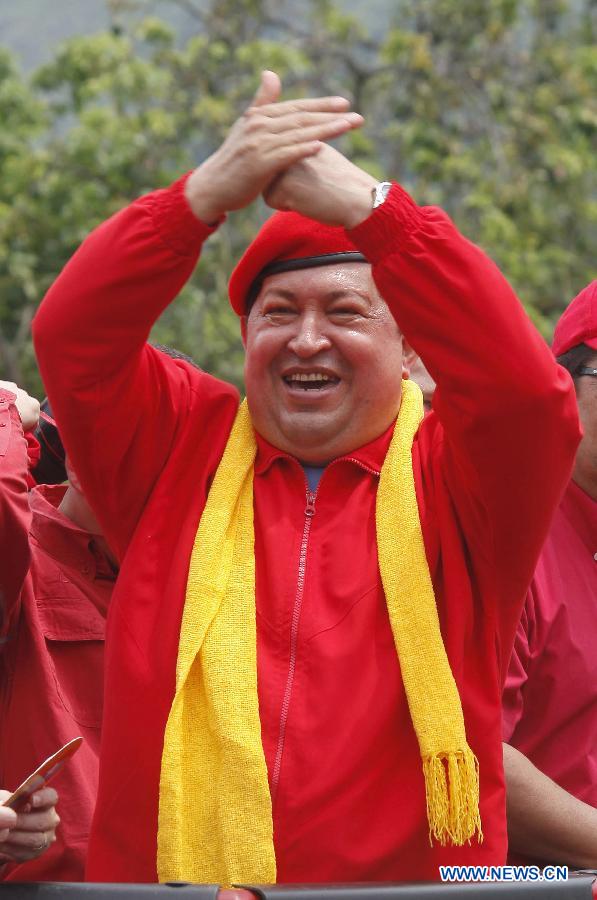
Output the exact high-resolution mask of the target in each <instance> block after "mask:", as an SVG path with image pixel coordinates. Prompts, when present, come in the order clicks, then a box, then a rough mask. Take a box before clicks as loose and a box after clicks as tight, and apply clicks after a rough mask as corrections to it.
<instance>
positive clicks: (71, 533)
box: [0, 382, 116, 881]
mask: <svg viewBox="0 0 597 900" xmlns="http://www.w3.org/2000/svg"><path fill="white" fill-rule="evenodd" d="M19 410H21V411H23V410H26V411H27V415H26V417H25V416H24V417H23V420H21V416H20V414H19ZM38 415H39V404H38V403H37V401H36V400H34V399H33V398H31V397H29V396H28V395H27V394H26V393H25V392H24V391H22V390H20V389H17V387H16V385H14V384H11V383H9V382H0V440H2V441H3V443H2V446H1V448H0V453H1V456H2V458H1V463H0V528H1V533H2V546H3V547H4V549H5V563H4V565H3V566H2V567H1V575H0V587H1V590H2V604H1V605H0V635H1V645H0V669H1V680H2V691H1V694H0V733H1V734H2V748H1V752H0V784H2V785H4V786H10V788H11V789H14V788H16V787H17V785H18V784H19V783H20V782H21V781H23V780H24V778H25V777H26V776H27V775H29V774H30V772H32V771H33V770H34V769H35V768H36V767H37V766H38V765H39V764H40V763H41V762H42V761H43V760H44V759H46V758H47V757H48V756H50V755H51V754H52V753H54V752H55V751H56V750H57V749H58V748H59V747H61V746H62V745H63V744H65V743H66V742H67V741H68V740H70V739H72V738H74V737H76V736H78V735H82V736H83V737H84V739H85V740H84V743H83V745H82V747H81V748H80V750H79V751H78V753H77V754H75V756H74V757H73V758H72V759H71V760H69V761H68V762H67V763H66V765H65V766H64V767H63V768H62V770H61V771H60V772H58V773H57V775H56V776H55V779H54V782H53V784H54V785H55V787H56V789H57V791H58V792H59V794H60V797H61V801H60V817H61V827H60V829H59V830H58V832H57V836H56V840H54V828H52V830H51V832H50V829H48V834H47V835H46V836H42V839H41V841H42V843H41V844H40V837H39V835H34V836H33V837H34V838H36V839H37V845H36V846H37V847H38V849H39V847H40V846H41V848H42V849H43V848H44V847H47V850H46V852H44V853H35V854H30V855H29V856H25V855H23V854H21V855H18V854H13V855H12V856H10V858H9V856H8V855H7V857H6V859H8V860H9V861H8V862H7V863H6V865H5V866H4V867H3V868H2V870H1V871H0V879H2V880H6V881H13V880H19V881H38V880H40V881H41V880H48V881H61V880H65V881H77V880H82V879H83V872H84V862H85V854H86V849H87V838H88V832H89V826H90V822H91V815H92V812H93V806H94V803H95V794H96V789H97V777H98V776H97V770H98V754H99V736H100V724H101V714H102V699H103V651H104V632H105V620H106V613H107V609H108V603H109V601H110V597H111V593H112V589H113V587H114V582H115V578H116V569H115V564H114V560H113V557H112V556H111V554H110V551H109V550H108V548H107V544H106V543H105V540H104V538H103V536H102V534H101V530H100V528H99V526H98V525H97V521H96V519H95V517H94V515H93V513H92V512H91V509H90V508H89V506H88V505H87V503H86V501H85V498H84V496H83V495H82V494H81V492H80V490H79V488H78V485H77V480H76V477H75V476H74V473H72V472H70V473H69V474H70V478H71V481H70V484H69V485H40V486H37V487H35V488H33V490H32V491H30V492H28V491H27V475H28V458H27V441H26V438H25V435H24V429H26V430H27V431H28V432H30V431H31V430H32V429H33V428H34V427H35V425H36V424H37V417H38ZM48 790H50V789H49V788H48ZM50 796H51V797H52V798H54V802H55V798H56V793H55V792H54V790H51V795H50ZM50 845H51V846H50ZM5 846H6V845H0V851H1V850H3V849H4V847H5Z"/></svg>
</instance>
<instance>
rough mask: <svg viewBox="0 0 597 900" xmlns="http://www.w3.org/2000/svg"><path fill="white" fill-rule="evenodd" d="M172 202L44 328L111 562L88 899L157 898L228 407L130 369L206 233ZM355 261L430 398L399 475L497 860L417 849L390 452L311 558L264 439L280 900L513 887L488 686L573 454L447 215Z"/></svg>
mask: <svg viewBox="0 0 597 900" xmlns="http://www.w3.org/2000/svg"><path fill="white" fill-rule="evenodd" d="M182 184H183V182H182V181H181V182H178V183H177V184H176V185H174V186H173V187H172V188H171V189H169V190H166V191H158V192H156V193H155V194H153V195H150V196H148V197H145V198H142V199H141V200H139V201H137V202H136V203H134V204H133V205H132V206H131V207H129V208H128V209H126V210H124V211H123V212H121V213H120V214H119V215H118V216H117V217H116V218H114V219H112V220H110V221H109V222H107V223H105V224H104V225H103V226H101V227H100V228H99V229H98V230H96V231H95V232H94V234H93V235H92V236H91V237H90V238H88V240H87V241H86V242H85V243H84V244H83V246H82V247H81V248H80V250H79V251H78V253H77V254H76V255H75V257H74V258H73V259H72V260H71V261H70V263H69V264H68V265H67V267H66V268H65V270H64V271H63V273H62V275H61V276H60V278H59V279H58V281H57V282H56V284H55V285H54V286H53V288H52V289H51V290H50V292H49V294H48V296H47V297H46V299H45V300H44V302H43V304H42V306H41V308H40V310H39V312H38V315H37V318H36V321H35V325H34V332H35V339H36V347H37V352H38V358H39V362H40V366H41V369H42V374H43V377H44V382H45V384H46V387H47V389H48V393H49V396H50V399H51V402H52V406H53V408H54V410H55V412H56V415H57V418H58V421H59V422H60V425H61V434H62V437H63V440H64V443H65V446H66V448H67V451H68V453H69V454H70V455H71V458H72V459H73V464H74V467H75V469H76V471H77V473H78V474H79V477H80V478H81V480H82V481H83V483H84V486H85V490H86V493H87V494H88V496H89V497H90V498H91V500H92V501H93V504H94V505H95V507H96V509H97V512H98V515H99V516H100V520H101V521H102V524H103V526H104V527H105V528H106V533H107V536H108V538H109V542H110V544H111V545H112V546H113V547H116V548H117V549H118V552H119V554H120V556H121V557H122V569H121V573H120V577H119V583H118V586H117V589H116V591H115V595H114V600H113V603H112V606H111V609H110V616H109V622H108V645H107V647H108V650H107V666H106V669H107V682H106V684H107V692H106V710H105V718H104V731H103V736H102V740H103V744H102V765H101V772H100V786H99V797H98V805H97V810H96V815H95V819H94V825H93V834H92V838H91V842H90V854H89V865H88V869H87V875H88V877H89V878H90V879H91V880H116V881H120V880H122V881H152V880H154V879H155V878H156V869H155V857H156V828H157V809H158V780H159V773H160V762H161V752H162V739H163V732H164V726H165V722H166V719H167V716H168V712H169V709H170V705H171V701H172V695H173V687H174V667H175V660H176V655H177V646H178V633H179V627H180V617H181V611H182V607H183V603H184V597H185V588H186V577H187V570H188V562H189V557H190V552H191V547H192V543H193V539H194V536H195V533H196V529H197V525H198V522H199V517H200V515H201V512H202V509H203V506H204V503H205V498H206V495H207V491H208V489H209V484H210V481H211V478H212V477H213V474H214V472H215V470H216V467H217V464H218V462H219V459H220V457H221V455H222V452H223V448H224V446H225V443H226V439H227V437H228V434H229V430H230V427H231V424H232V422H233V419H234V415H235V412H236V409H237V403H238V398H237V394H236V391H235V390H234V389H233V388H232V387H230V386H229V385H226V384H223V383H222V382H219V381H217V380H215V379H213V378H212V377H211V376H209V375H207V374H205V373H202V372H199V371H196V370H194V369H192V368H191V367H189V366H188V365H186V364H185V363H182V362H179V361H175V360H172V359H169V358H167V357H165V356H164V355H163V354H160V353H159V352H158V351H156V350H154V349H153V348H151V347H149V346H148V345H146V343H145V339H146V336H147V334H148V332H149V328H150V325H151V323H152V322H153V320H154V319H155V318H156V317H157V316H158V315H159V313H160V312H161V310H162V309H164V308H165V306H166V305H167V304H168V303H169V302H170V301H171V300H172V299H173V297H174V296H175V295H176V294H177V293H178V291H179V290H180V288H181V287H182V285H183V284H184V282H185V281H186V279H187V278H188V277H189V275H190V273H191V272H192V269H193V267H194V265H195V262H196V258H197V254H198V250H199V247H200V244H201V242H202V240H204V239H205V238H206V237H207V235H208V233H209V229H207V228H206V227H205V226H203V225H201V223H199V222H197V221H196V220H195V219H194V218H193V216H192V213H191V212H190V210H189V208H188V206H187V205H186V201H185V200H184V195H183V191H182ZM350 239H351V241H354V244H355V246H356V247H357V248H358V249H359V250H361V252H363V253H364V254H365V255H367V257H368V258H369V259H371V260H372V262H373V264H374V277H375V279H376V281H377V284H378V287H379V289H380V291H381V293H382V295H383V296H385V297H386V299H387V300H388V302H389V303H390V305H391V308H392V310H393V312H394V313H395V315H396V318H397V319H398V321H399V324H400V326H401V328H402V329H403V331H404V332H405V334H406V337H407V338H408V340H409V341H410V342H411V343H412V345H413V346H414V347H415V348H416V349H417V350H418V351H419V352H420V354H421V355H422V357H423V359H424V360H425V363H426V365H427V367H428V368H429V371H430V372H431V375H432V376H433V377H434V378H435V380H436V381H437V383H438V389H437V392H436V397H435V400H434V403H435V410H436V411H435V412H432V413H431V414H430V415H428V416H427V418H426V419H425V421H424V423H423V424H422V426H421V428H420V430H419V434H418V436H417V439H416V442H415V445H414V448H413V466H414V472H415V478H416V484H417V491H418V499H419V506H420V513H421V520H422V525H423V531H424V537H425V542H426V547H427V553H428V558H429V564H430V569H431V572H432V575H433V581H434V585H435V590H436V596H437V603H438V609H439V615H440V620H441V625H442V630H443V635H444V641H445V645H446V649H447V652H448V655H449V658H450V661H451V664H452V668H453V671H454V676H455V678H456V681H457V683H458V686H459V688H460V692H461V696H462V702H463V707H464V713H465V719H466V724H467V731H468V737H469V741H470V744H471V746H472V747H473V749H474V750H475V752H476V753H477V754H478V757H479V761H480V767H481V786H482V798H481V812H482V818H483V826H484V831H485V835H486V840H485V843H484V844H483V845H482V846H481V847H479V846H477V845H476V844H475V845H473V846H471V847H463V848H457V849H454V848H446V849H442V848H439V847H433V848H430V846H429V840H428V833H427V823H426V817H425V802H424V792H423V781H422V774H421V760H420V757H419V753H418V748H417V745H416V740H415V736H414V733H413V730H412V725H411V722H410V716H409V714H408V709H407V705H406V700H405V696H404V691H403V686H402V683H401V679H400V671H399V664H398V661H397V659H396V654H395V651H394V647H393V641H392V635H391V631H390V626H389V622H388V617H387V611H386V604H385V600H384V597H383V593H382V590H381V585H380V580H379V574H378V569H377V554H376V542H375V534H374V500H375V492H376V485H377V472H378V470H379V466H380V464H381V462H382V460H383V456H384V453H385V449H386V446H387V441H388V437H389V435H388V434H386V435H382V436H380V437H379V438H378V439H377V440H376V441H374V442H373V443H372V444H371V445H369V446H368V447H364V448H361V449H360V450H355V452H354V453H352V454H351V457H350V459H344V460H341V461H336V462H335V463H332V464H330V466H329V468H328V470H327V471H326V472H325V474H324V475H323V477H322V480H321V483H320V486H319V490H318V493H317V499H316V502H315V515H314V516H313V517H312V520H311V521H312V533H311V534H310V535H309V536H308V543H307V546H306V547H305V545H304V541H305V514H304V510H305V506H306V499H307V498H306V493H305V491H306V486H305V481H304V476H303V473H302V471H301V469H300V467H299V464H298V463H297V462H296V461H295V460H293V459H290V458H289V457H286V456H284V455H283V454H281V453H279V452H278V451H277V450H276V449H275V448H273V447H271V446H269V445H268V444H267V442H265V441H263V440H261V439H260V440H259V453H258V458H257V463H256V477H255V516H256V565H257V614H258V677H259V693H260V703H261V718H262V732H263V740H264V747H265V752H266V758H267V763H268V768H269V772H270V779H272V780H274V775H275V774H276V772H277V765H276V756H277V755H278V749H279V747H280V740H279V738H280V724H281V718H283V716H284V713H283V711H282V706H283V700H282V694H283V692H286V691H287V686H288V683H289V671H290V654H291V652H292V651H291V647H293V646H294V647H295V651H294V656H295V662H296V670H295V676H294V683H293V684H292V690H291V691H290V695H289V699H290V702H289V704H288V707H287V712H288V715H287V720H286V731H285V742H284V746H283V753H282V754H281V757H280V760H281V764H280V767H279V788H278V791H277V794H276V797H275V801H274V820H275V848H276V856H277V861H278V870H279V879H280V881H290V880H293V881H294V880H296V881H314V882H317V881H329V880H335V881H344V880H347V881H351V880H357V881H358V880H375V879H380V880H381V879H391V880H401V879H436V878H437V877H438V871H437V865H438V863H440V862H442V863H444V862H456V861H458V862H463V863H467V862H478V863H500V862H503V861H504V859H505V853H506V829H505V810H504V786H503V773H502V765H501V727H500V726H501V722H500V698H501V688H502V683H503V677H502V673H503V671H504V670H505V666H506V665H507V661H508V659H509V657H510V651H511V645H512V640H513V636H514V632H515V629H516V624H517V622H518V619H519V615H520V607H521V603H522V598H523V597H524V593H525V591H526V588H527V586H528V583H529V581H530V578H531V575H532V571H533V568H534V563H535V559H536V557H537V555H538V552H539V550H540V547H541V545H542V543H543V541H544V538H545V535H546V532H547V524H548V521H549V519H550V517H551V514H552V511H553V508H554V507H555V505H556V504H557V502H558V500H559V498H560V495H561V492H562V490H563V488H564V486H565V484H566V483H567V480H568V478H569V476H570V470H571V467H572V462H573V458H574V453H575V450H576V446H577V443H578V438H579V428H578V421H577V412H576V403H575V399H574V395H573V390H572V385H571V381H570V379H569V377H568V375H567V373H566V372H564V371H563V370H562V369H560V368H559V367H557V366H556V365H555V363H554V360H553V358H552V356H551V354H550V352H549V350H548V349H547V347H546V346H545V344H544V343H543V341H542V340H541V338H540V337H539V335H538V334H537V332H536V331H535V330H534V329H533V328H532V326H531V325H530V323H529V321H528V319H527V317H526V315H525V314H524V312H523V310H522V308H521V307H520V305H519V304H518V303H517V301H516V299H515V298H514V296H513V294H512V291H511V290H510V288H509V287H508V285H507V284H506V283H505V281H504V279H503V278H502V276H501V275H500V273H499V271H498V270H497V269H496V267H495V266H494V265H493V264H492V263H491V262H490V261H489V260H488V259H487V258H486V257H485V256H484V255H483V254H482V253H481V252H480V251H479V250H478V249H477V248H475V247H474V246H473V245H471V244H469V243H468V242H467V241H465V240H464V239H463V238H462V237H461V236H460V235H459V233H458V232H457V231H456V229H455V228H454V226H453V225H452V223H451V222H450V221H449V219H448V218H447V217H446V216H445V214H444V213H442V212H441V211H440V210H437V209H433V208H429V209H420V208H418V207H416V206H415V205H414V203H413V202H412V200H410V198H409V197H408V195H406V194H405V193H404V192H403V191H402V190H401V189H400V188H399V187H397V186H395V187H394V188H393V190H392V192H391V193H390V196H389V197H388V199H387V201H386V203H385V204H384V205H383V206H381V207H379V208H378V209H377V210H376V211H375V212H374V213H373V214H372V215H371V216H370V218H369V219H367V221H366V222H364V223H363V224H362V225H360V226H359V227H358V228H357V229H354V230H353V231H352V232H351V234H350ZM307 518H308V517H307ZM399 539H400V538H399V535H397V536H396V540H397V545H399ZM301 549H303V551H304V553H305V561H306V570H305V571H306V574H305V579H306V581H305V589H304V592H303V596H302V609H301V610H300V616H299V615H298V610H297V606H296V604H297V573H298V565H299V558H300V554H301ZM293 613H294V617H293ZM293 621H294V629H295V631H294V636H293ZM197 802H200V799H199V798H198V800H197Z"/></svg>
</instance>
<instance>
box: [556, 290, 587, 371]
mask: <svg viewBox="0 0 597 900" xmlns="http://www.w3.org/2000/svg"><path fill="white" fill-rule="evenodd" d="M578 344H586V345H587V346H588V347H591V349H593V350H597V280H595V281H592V282H591V283H590V284H588V285H587V286H586V288H583V290H582V291H581V292H580V294H577V296H576V297H575V298H574V300H573V301H572V302H571V303H570V304H569V305H568V306H567V307H566V309H565V311H564V313H563V314H562V315H561V316H560V318H559V320H558V324H557V325H556V327H555V331H554V333H553V344H552V350H553V353H554V356H561V355H562V354H563V353H566V351H567V350H571V349H572V347H576V346H577V345H578Z"/></svg>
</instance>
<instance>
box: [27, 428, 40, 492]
mask: <svg viewBox="0 0 597 900" xmlns="http://www.w3.org/2000/svg"><path fill="white" fill-rule="evenodd" d="M25 440H26V441H27V460H28V466H29V471H28V472H27V487H28V488H32V487H35V485H36V484H37V482H36V480H35V478H34V477H33V475H32V474H31V469H34V468H35V467H36V465H37V464H38V462H39V459H40V456H41V447H40V446H39V441H38V440H37V438H36V437H35V436H34V434H33V433H32V432H30V431H29V432H27V434H26V435H25Z"/></svg>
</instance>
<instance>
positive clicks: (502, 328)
mask: <svg viewBox="0 0 597 900" xmlns="http://www.w3.org/2000/svg"><path fill="white" fill-rule="evenodd" d="M350 236H351V238H352V240H353V241H355V243H356V244H357V246H358V247H359V249H361V250H362V251H363V253H365V255H366V256H367V257H368V258H369V259H370V260H371V261H372V263H373V275H374V278H375V281H376V284H377V286H378V288H379V291H380V293H381V294H382V296H383V297H384V298H385V300H386V302H387V303H388V304H389V305H390V308H391V310H392V312H393V314H394V317H395V318H396V321H397V322H398V325H399V327H400V329H401V330H402V332H403V334H404V336H405V337H406V339H407V341H408V342H409V343H410V345H411V346H412V347H413V348H414V349H415V350H416V351H417V353H418V354H419V355H420V356H421V358H422V360H423V362H424V363H425V365H426V366H427V368H428V370H429V372H430V373H431V375H432V376H433V378H434V380H435V381H436V382H437V390H436V393H435V396H434V401H433V408H434V411H435V412H434V413H431V415H430V416H428V417H427V419H426V420H425V422H424V423H423V425H422V429H421V430H424V429H428V430H432V429H433V428H434V427H435V428H436V432H437V434H436V435H435V436H434V438H433V440H434V442H435V444H436V455H437V456H438V457H439V458H440V463H441V474H442V478H443V479H444V481H445V484H446V485H447V489H448V491H449V495H450V502H451V504H452V507H453V514H454V515H455V516H456V517H457V519H458V520H459V525H460V528H461V530H462V532H463V533H464V536H465V542H466V545H467V546H468V548H469V550H470V556H469V559H470V562H469V565H470V568H471V570H472V574H473V577H474V578H476V579H477V580H478V583H479V584H480V586H481V587H482V589H483V590H482V594H483V595H484V596H491V597H493V598H494V607H493V613H495V615H496V616H497V623H496V624H497V629H498V630H497V635H498V637H497V639H498V641H499V642H500V644H501V646H500V647H499V648H498V649H499V653H500V658H501V660H502V666H503V667H504V669H505V665H507V662H508V659H509V653H510V648H511V646H512V641H513V639H514V632H515V629H516V624H517V622H518V616H519V613H520V607H521V604H522V600H523V597H524V594H525V592H526V589H527V587H528V584H529V582H530V579H531V577H532V573H533V569H534V566H535V563H536V560H537V557H538V555H539V551H540V549H541V546H542V544H543V541H544V540H545V537H546V534H547V530H548V527H549V523H550V520H551V517H552V514H553V512H554V510H555V508H556V506H557V504H558V502H559V500H560V497H561V495H562V493H563V490H564V488H565V486H566V484H567V482H568V480H569V478H570V474H571V470H572V465H573V461H574V455H575V452H576V448H577V445H578V441H579V439H580V428H579V424H578V414H577V408H576V400H575V396H574V390H573V387H572V382H571V379H570V377H569V375H568V373H567V372H566V371H565V370H564V369H562V368H561V367H560V366H558V365H557V364H556V362H555V360H554V358H553V356H552V354H551V352H550V350H549V348H548V347H547V345H546V344H545V342H544V341H543V339H542V338H541V336H540V335H539V333H538V332H537V331H536V329H535V328H534V327H533V325H532V324H531V322H530V320H529V319H528V317H527V315H526V313H525V312H524V309H523V307H522V306H521V304H520V303H519V301H518V300H517V298H516V296H515V294H514V292H513V291H512V289H511V287H510V286H509V284H508V283H507V281H506V280H505V278H504V277H503V276H502V274H501V273H500V271H499V269H498V268H497V266H496V265H495V264H494V263H493V262H492V261H491V260H490V259H489V258H488V257H487V256H486V255H485V254H484V253H483V252H482V251H481V250H480V249H479V248H478V247H476V246H475V245H474V244H472V243H470V242H469V241H468V240H466V238H464V237H463V236H462V235H461V234H460V233H459V232H458V230H457V229H456V227H455V226H454V224H453V223H452V222H451V220H450V219H449V218H448V216H447V215H446V214H445V213H444V212H443V211H442V210H440V209H437V208H435V207H424V208H421V207H418V206H417V205H416V204H415V203H414V202H413V200H412V199H411V198H410V197H409V196H408V194H407V193H406V192H405V191H403V190H402V189H401V188H400V187H399V186H398V185H394V187H393V189H392V191H391V192H390V194H389V196H388V198H387V200H386V202H385V203H384V204H383V205H382V206H381V207H379V208H378V209H377V210H376V211H375V212H374V213H373V214H372V215H371V216H370V217H369V218H368V219H367V220H366V221H365V222H364V223H362V224H361V225H359V226H358V227H357V228H356V229H353V230H352V231H351V232H350ZM438 418H439V420H440V427H439V428H437V425H438V423H437V419H438Z"/></svg>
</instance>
